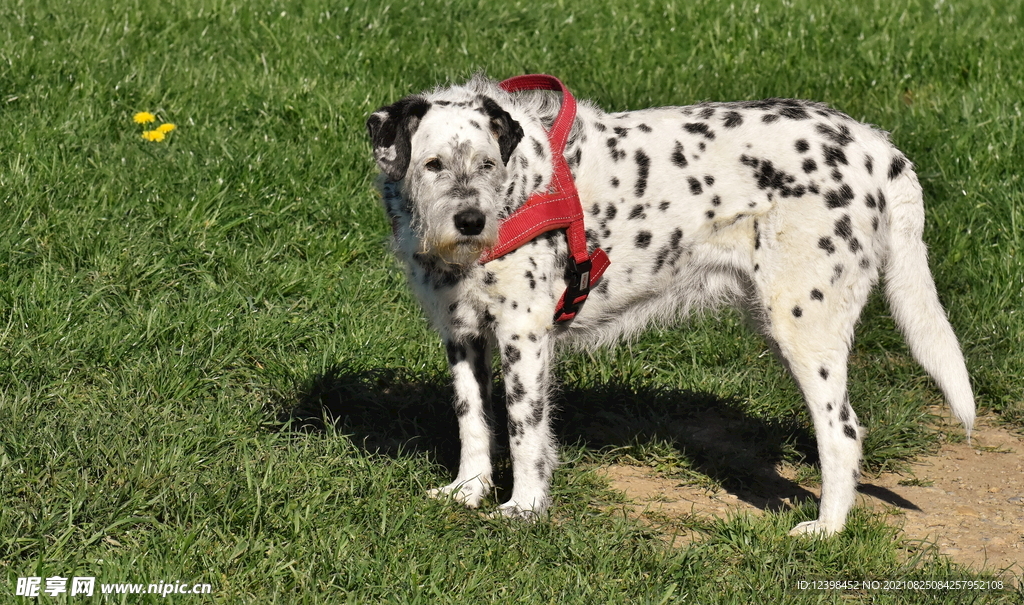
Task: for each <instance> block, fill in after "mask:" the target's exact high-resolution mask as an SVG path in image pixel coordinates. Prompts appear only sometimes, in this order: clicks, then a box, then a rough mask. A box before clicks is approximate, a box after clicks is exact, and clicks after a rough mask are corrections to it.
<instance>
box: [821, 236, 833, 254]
mask: <svg viewBox="0 0 1024 605" xmlns="http://www.w3.org/2000/svg"><path fill="white" fill-rule="evenodd" d="M818 247H819V248H821V249H822V250H824V251H825V252H828V253H829V254H832V253H834V252H835V251H836V246H835V244H833V243H832V238H831V237H823V238H821V239H819V240H818Z"/></svg>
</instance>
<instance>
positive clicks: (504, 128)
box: [483, 97, 523, 164]
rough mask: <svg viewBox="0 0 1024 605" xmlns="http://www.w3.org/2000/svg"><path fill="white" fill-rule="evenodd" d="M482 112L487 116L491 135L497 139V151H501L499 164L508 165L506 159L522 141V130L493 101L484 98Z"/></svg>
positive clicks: (517, 123)
mask: <svg viewBox="0 0 1024 605" xmlns="http://www.w3.org/2000/svg"><path fill="white" fill-rule="evenodd" d="M483 110H484V113H485V114H486V115H487V118H488V123H489V125H490V127H491V134H493V135H494V137H495V138H497V139H498V149H500V150H501V163H502V164H508V158H509V157H510V156H511V155H512V152H513V151H514V150H515V148H516V145H518V144H519V141H521V140H522V139H523V128H522V127H521V126H520V125H519V122H516V121H515V120H513V119H512V116H510V115H508V112H507V111H505V110H504V109H502V108H501V105H498V104H497V103H495V101H494V99H492V98H490V97H484V101H483Z"/></svg>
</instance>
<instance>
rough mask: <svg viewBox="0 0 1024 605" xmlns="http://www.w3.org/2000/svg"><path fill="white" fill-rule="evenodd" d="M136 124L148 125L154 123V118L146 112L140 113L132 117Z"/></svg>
mask: <svg viewBox="0 0 1024 605" xmlns="http://www.w3.org/2000/svg"><path fill="white" fill-rule="evenodd" d="M132 119H133V120H135V123H136V124H149V123H150V122H155V121H156V116H155V115H153V114H151V113H149V112H148V111H140V112H139V113H137V114H135V116H133V117H132Z"/></svg>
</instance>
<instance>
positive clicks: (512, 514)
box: [490, 500, 544, 522]
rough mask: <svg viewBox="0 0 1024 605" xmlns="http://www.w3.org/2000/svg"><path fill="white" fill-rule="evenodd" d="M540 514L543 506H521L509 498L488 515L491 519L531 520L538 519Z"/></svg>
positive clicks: (542, 511) (542, 512)
mask: <svg viewBox="0 0 1024 605" xmlns="http://www.w3.org/2000/svg"><path fill="white" fill-rule="evenodd" d="M542 514H544V508H540V507H530V506H523V505H522V504H519V503H518V502H516V501H515V500H509V501H508V502H506V503H504V504H502V505H501V506H499V507H498V510H496V511H495V512H494V513H492V514H491V515H490V517H491V518H492V519H498V518H504V519H515V520H516V521H526V522H532V521H536V520H537V519H539V518H540V516H541V515H542Z"/></svg>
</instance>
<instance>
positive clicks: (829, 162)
mask: <svg viewBox="0 0 1024 605" xmlns="http://www.w3.org/2000/svg"><path fill="white" fill-rule="evenodd" d="M822 151H823V152H824V153H825V159H824V162H825V165H826V166H832V167H833V168H834V167H836V166H838V165H840V164H842V165H844V166H845V165H847V163H848V162H847V161H846V154H845V153H843V150H842V149H839V148H838V147H832V146H831V145H823V146H822Z"/></svg>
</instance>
